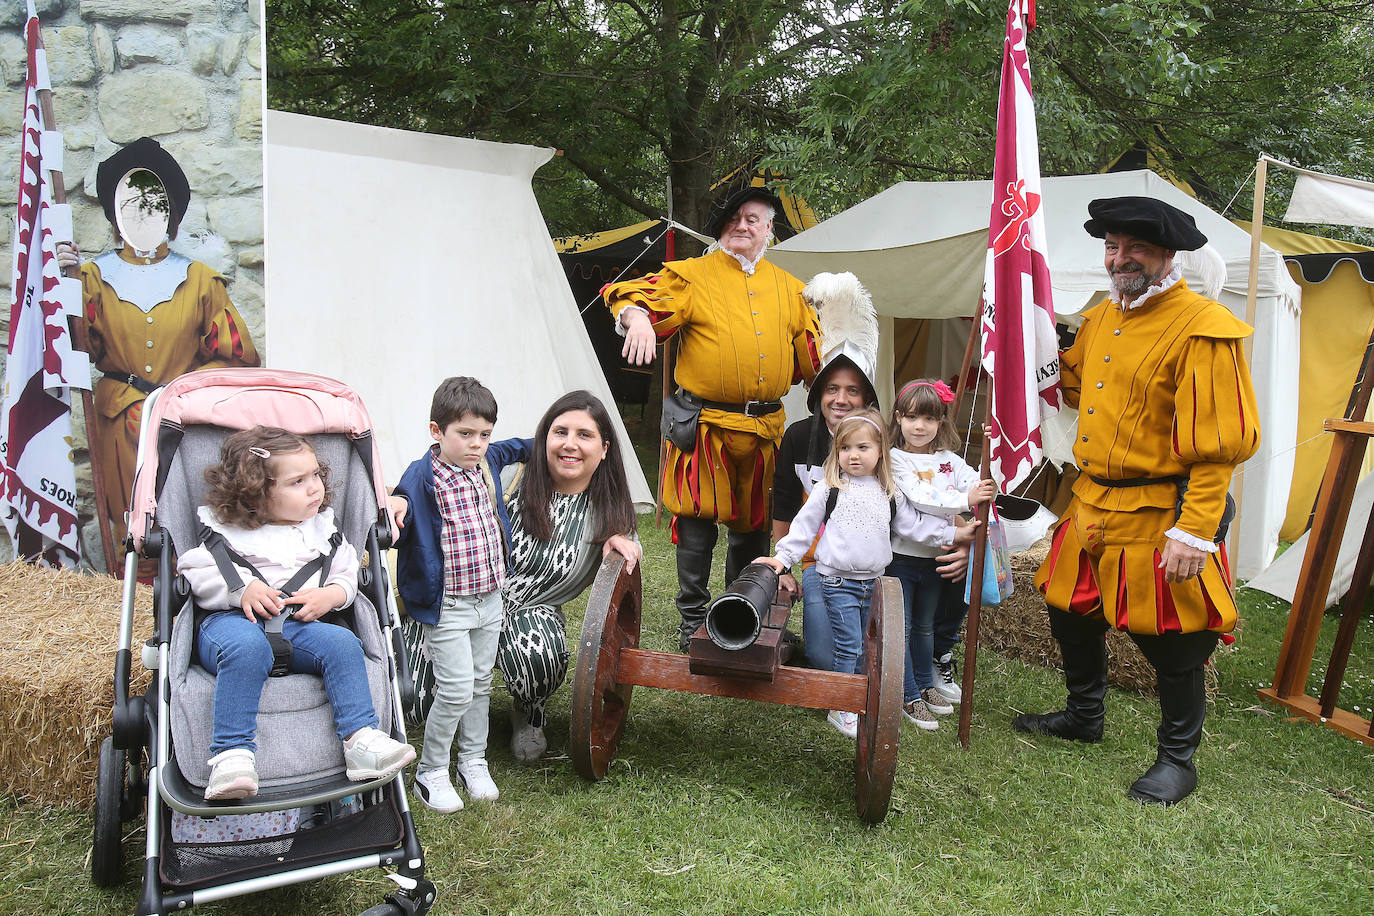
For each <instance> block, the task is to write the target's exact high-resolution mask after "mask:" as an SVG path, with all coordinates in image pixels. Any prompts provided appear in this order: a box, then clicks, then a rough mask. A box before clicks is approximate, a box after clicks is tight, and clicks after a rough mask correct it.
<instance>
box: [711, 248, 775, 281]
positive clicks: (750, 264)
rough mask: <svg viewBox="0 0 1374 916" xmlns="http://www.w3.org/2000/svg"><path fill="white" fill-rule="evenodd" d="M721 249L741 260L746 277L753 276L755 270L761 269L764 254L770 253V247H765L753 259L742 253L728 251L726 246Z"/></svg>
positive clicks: (740, 264) (740, 263)
mask: <svg viewBox="0 0 1374 916" xmlns="http://www.w3.org/2000/svg"><path fill="white" fill-rule="evenodd" d="M721 251H724V252H725V253H726V254H728V255H729V256H730V257H732V258H734V259H735V260H736V261H739V266H740V267H741V268H742V269H743V270H744V275H745V276H746V277H752V276H753V275H754V271H756V270H758V269H759V264H760V262H762V261H763V256H764V255H765V254H767V253H768V249H767V248H766V247H765V248H764V249H763V251H760V252H759V256H758V257H757V258H755V259H754V260H752V261H751V260H749V259H748V258H746V257H745V256H744V255H742V254H735V253H734V252H733V251H728V250H726V249H724V248H722V249H721Z"/></svg>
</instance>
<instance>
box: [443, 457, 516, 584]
mask: <svg viewBox="0 0 1374 916" xmlns="http://www.w3.org/2000/svg"><path fill="white" fill-rule="evenodd" d="M430 462H431V463H432V464H433V465H434V498H435V500H436V501H437V502H438V503H439V515H440V516H441V517H442V518H443V524H442V526H441V531H440V534H439V542H440V545H441V546H442V547H443V550H444V594H445V595H485V594H486V593H488V592H494V591H496V590H497V589H499V588H500V587H501V586H502V585H503V584H504V583H505V580H506V557H505V550H504V547H503V545H502V543H501V523H500V522H498V521H497V520H496V510H495V509H493V508H492V505H491V497H490V496H489V495H488V494H487V487H486V484H485V483H484V482H483V480H482V471H481V469H480V468H473V469H472V470H468V469H467V468H461V467H456V466H454V465H451V464H448V463H446V462H444V461H443V460H441V459H440V458H439V452H438V449H434V450H433V451H431V452H430Z"/></svg>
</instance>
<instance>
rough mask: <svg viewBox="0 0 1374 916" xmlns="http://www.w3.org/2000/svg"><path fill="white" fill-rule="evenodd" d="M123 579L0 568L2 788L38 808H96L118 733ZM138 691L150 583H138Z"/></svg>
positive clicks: (142, 680) (144, 677) (144, 681)
mask: <svg viewBox="0 0 1374 916" xmlns="http://www.w3.org/2000/svg"><path fill="white" fill-rule="evenodd" d="M122 597H123V585H122V583H120V582H119V581H118V580H116V579H113V578H111V577H109V576H86V575H82V574H80V573H75V572H68V571H64V570H51V569H39V568H37V567H34V566H29V565H27V564H25V563H10V564H7V565H4V566H0V720H3V721H4V722H6V723H7V725H8V728H9V732H10V735H9V738H8V740H6V741H3V742H0V774H3V775H0V791H3V792H5V793H7V794H12V795H15V796H17V797H19V798H22V799H25V800H28V801H33V802H38V803H39V804H60V805H69V806H76V807H80V806H88V805H90V804H91V802H92V801H93V800H94V798H95V771H96V758H97V755H98V754H99V750H100V742H101V741H102V740H104V738H105V737H106V736H107V735H109V734H110V729H111V722H110V718H111V712H110V711H111V707H112V706H113V703H114V659H115V650H116V648H117V645H116V643H117V642H118V639H119V607H120V602H121V600H122ZM136 600H137V603H136V605H135V608H136V610H135V614H134V640H133V647H134V659H133V665H132V669H133V673H132V677H131V682H132V683H131V686H130V695H131V696H132V695H135V694H141V693H143V692H144V691H145V690H146V689H147V685H148V683H149V680H150V673H149V672H148V671H146V670H144V668H143V665H142V664H141V662H140V660H139V651H138V650H139V647H140V646H141V645H142V644H143V641H144V640H145V639H147V638H148V636H150V635H151V634H152V631H153V622H152V616H151V614H150V613H149V609H151V607H152V589H150V588H148V587H147V586H139V587H138V592H137V597H136Z"/></svg>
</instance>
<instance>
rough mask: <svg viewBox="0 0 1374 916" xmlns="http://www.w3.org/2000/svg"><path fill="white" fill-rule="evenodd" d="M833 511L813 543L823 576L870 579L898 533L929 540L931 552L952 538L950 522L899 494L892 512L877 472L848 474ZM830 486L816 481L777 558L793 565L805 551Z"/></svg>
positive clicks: (883, 566)
mask: <svg viewBox="0 0 1374 916" xmlns="http://www.w3.org/2000/svg"><path fill="white" fill-rule="evenodd" d="M845 479H846V480H847V481H848V487H846V488H845V489H842V490H840V496H839V499H838V500H837V501H836V504H835V511H834V513H833V514H832V515H831V516H830V520H829V521H828V522H826V523H825V532H824V533H823V534H822V535H821V540H820V543H819V544H817V545H816V571H817V572H819V573H820V574H821V575H823V576H843V577H844V578H846V579H874V578H877V577H878V576H881V575H882V574H883V570H885V569H887V565H888V564H889V563H891V562H892V538H893V535H894V534H897V535H900V536H902V537H903V538H905V539H908V540H910V541H913V542H917V543H922V544H930V545H931V548H930V549H931V550H934V551H935V553H933V554H931V555H932V556H934V555H935V554H937V553H943V551H942V550H941V549H940V547H941V545H945V544H950V543H953V541H954V531H955V529H954V526H953V525H952V524H950V522H949V521H947V520H946V519H943V518H940V517H939V516H936V515H926V514H925V513H922V512H919V511H917V510H916V509H915V507H913V506H912V505H911V503H910V502H908V501H907V499H906V498H905V497H903V496H901V495H898V496H897V499H896V513H895V514H894V513H893V510H892V508H891V505H890V503H889V500H888V498H887V494H885V493H884V492H883V488H882V486H880V485H879V483H878V479H877V478H876V477H847V478H845ZM829 493H830V487H829V486H827V485H826V484H824V483H819V484H817V485H816V486H815V488H814V489H812V491H811V495H810V496H809V497H808V498H807V500H806V503H805V504H804V505H803V506H802V507H801V511H799V512H798V513H797V517H796V518H794V519H793V520H792V527H791V529H790V530H789V531H788V533H787V536H786V537H784V538H783V539H782V540H781V541H778V547H777V553H776V555H777V558H778V559H779V560H781V561H782V563H783V565H784V566H789V567H790V566H792V565H793V564H794V563H796V562H797V561H798V560H800V559H801V558H802V556H803V555H804V554H805V553H806V551H807V548H809V547H810V546H811V542H812V541H814V540H815V539H816V533H817V532H818V531H820V527H821V519H822V518H823V517H824V516H825V503H826V498H827V496H828V495H829Z"/></svg>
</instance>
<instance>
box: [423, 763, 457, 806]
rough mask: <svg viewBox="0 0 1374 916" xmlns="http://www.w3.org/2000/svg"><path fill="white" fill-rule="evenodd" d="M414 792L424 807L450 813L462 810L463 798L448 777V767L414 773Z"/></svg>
mask: <svg viewBox="0 0 1374 916" xmlns="http://www.w3.org/2000/svg"><path fill="white" fill-rule="evenodd" d="M415 794H416V795H418V796H420V801H422V802H424V804H425V807H427V808H433V809H434V810H435V811H441V812H443V813H444V814H452V813H453V812H454V811H462V810H463V799H462V798H461V797H460V796H459V795H458V791H457V790H456V789H454V788H453V783H452V781H450V780H449V778H448V767H443V768H439V769H433V770H425V771H424V772H423V773H416V774H415Z"/></svg>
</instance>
